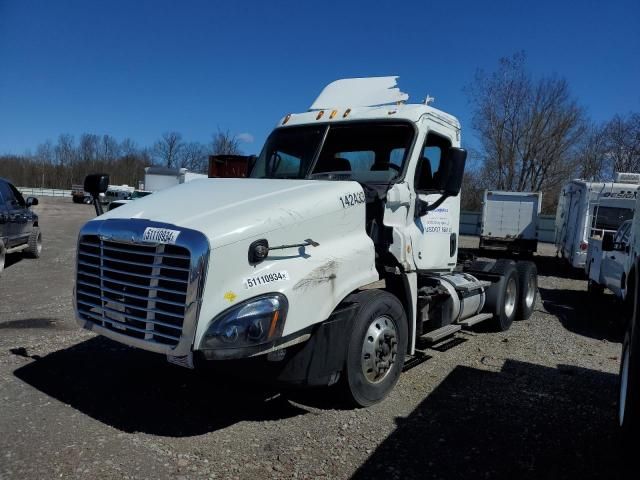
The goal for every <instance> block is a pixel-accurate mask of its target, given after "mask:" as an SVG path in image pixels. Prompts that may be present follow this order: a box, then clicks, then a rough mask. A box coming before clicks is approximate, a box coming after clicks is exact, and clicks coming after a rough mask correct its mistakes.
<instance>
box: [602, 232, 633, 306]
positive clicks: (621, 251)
mask: <svg viewBox="0 0 640 480" xmlns="http://www.w3.org/2000/svg"><path fill="white" fill-rule="evenodd" d="M630 233H631V221H629V220H627V221H626V222H624V223H623V224H622V225H620V228H619V229H618V231H617V232H616V235H615V237H614V239H613V244H614V248H615V250H613V251H611V252H604V257H603V259H602V275H603V277H604V279H605V283H606V285H607V287H608V288H609V289H610V290H611V291H612V292H613V293H615V294H616V295H617V296H621V295H622V288H621V287H622V283H621V282H622V276H623V275H624V273H625V266H626V265H627V263H628V259H629V254H630V246H629V237H630Z"/></svg>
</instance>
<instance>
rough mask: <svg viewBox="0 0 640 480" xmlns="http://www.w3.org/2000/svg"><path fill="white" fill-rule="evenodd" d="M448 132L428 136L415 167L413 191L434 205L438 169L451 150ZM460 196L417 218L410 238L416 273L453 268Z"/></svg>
mask: <svg viewBox="0 0 640 480" xmlns="http://www.w3.org/2000/svg"><path fill="white" fill-rule="evenodd" d="M447 133H448V132H447V131H446V130H445V129H443V130H442V131H437V130H434V129H433V128H432V129H430V131H429V132H428V133H427V135H426V138H425V141H424V144H423V145H422V147H421V150H420V158H419V159H418V163H417V166H416V173H415V178H414V179H413V181H414V189H415V192H416V194H417V195H418V198H420V199H421V200H424V201H426V202H428V203H429V204H432V203H434V202H435V201H436V200H438V199H439V198H440V197H441V194H440V191H441V188H442V185H441V177H442V173H441V171H440V165H441V164H444V161H445V160H446V158H445V157H446V156H447V155H448V154H449V149H450V148H451V146H452V141H451V138H450V137H449V136H448V135H447ZM459 218H460V195H458V196H456V197H449V198H447V199H446V200H445V201H444V202H443V203H442V204H441V205H440V206H439V207H437V208H436V209H434V210H431V211H429V212H427V213H426V214H424V215H422V216H420V217H417V218H415V219H414V222H413V228H412V230H413V232H412V235H411V241H412V250H413V259H414V262H415V265H416V267H417V269H418V270H423V271H450V270H451V269H452V268H453V267H455V265H456V259H457V253H458V229H459V221H458V219H459Z"/></svg>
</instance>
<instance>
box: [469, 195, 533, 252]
mask: <svg viewBox="0 0 640 480" xmlns="http://www.w3.org/2000/svg"><path fill="white" fill-rule="evenodd" d="M541 208H542V193H541V192H537V193H534V192H506V191H499V190H485V191H484V201H483V203H482V228H481V230H480V248H481V249H491V250H493V249H498V250H506V251H509V252H516V253H520V254H525V255H532V254H533V253H534V252H535V251H536V250H537V248H538V217H539V215H540V210H541Z"/></svg>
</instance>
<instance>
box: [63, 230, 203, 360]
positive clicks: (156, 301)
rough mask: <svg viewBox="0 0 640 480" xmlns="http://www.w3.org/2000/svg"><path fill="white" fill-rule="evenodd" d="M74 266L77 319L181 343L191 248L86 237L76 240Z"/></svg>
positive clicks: (147, 338) (123, 332)
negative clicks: (76, 254) (75, 272)
mask: <svg viewBox="0 0 640 480" xmlns="http://www.w3.org/2000/svg"><path fill="white" fill-rule="evenodd" d="M77 267H78V270H77V279H76V280H77V281H76V310H77V312H78V315H79V316H80V318H84V319H85V320H91V321H93V322H95V323H97V324H98V325H100V326H101V327H103V328H106V329H109V330H112V331H113V332H115V333H118V334H121V335H127V336H130V337H133V338H136V339H139V340H144V341H145V342H150V343H159V344H163V345H167V346H172V347H173V346H176V345H177V344H178V343H179V342H180V338H181V334H182V330H183V323H184V318H185V315H186V314H187V311H188V310H189V308H190V307H191V305H190V304H189V302H188V297H189V295H188V289H189V285H190V273H191V252H190V251H189V249H187V248H185V247H182V246H176V245H172V246H166V245H164V244H159V245H149V244H142V243H127V242H122V243H120V242H115V241H112V240H104V239H102V238H101V237H100V236H99V235H85V236H81V238H80V241H79V242H78V262H77Z"/></svg>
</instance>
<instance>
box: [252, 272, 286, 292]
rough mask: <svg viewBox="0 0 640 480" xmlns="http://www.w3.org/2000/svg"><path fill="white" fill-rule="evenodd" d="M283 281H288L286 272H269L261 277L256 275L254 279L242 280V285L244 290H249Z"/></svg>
mask: <svg viewBox="0 0 640 480" xmlns="http://www.w3.org/2000/svg"><path fill="white" fill-rule="evenodd" d="M284 280H289V273H287V272H286V271H282V272H269V273H263V274H262V275H256V276H255V277H248V278H245V279H244V281H243V283H244V288H247V289H249V288H254V287H260V286H262V285H267V284H269V283H275V282H282V281H284Z"/></svg>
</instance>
